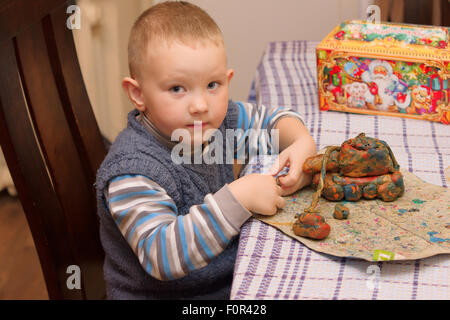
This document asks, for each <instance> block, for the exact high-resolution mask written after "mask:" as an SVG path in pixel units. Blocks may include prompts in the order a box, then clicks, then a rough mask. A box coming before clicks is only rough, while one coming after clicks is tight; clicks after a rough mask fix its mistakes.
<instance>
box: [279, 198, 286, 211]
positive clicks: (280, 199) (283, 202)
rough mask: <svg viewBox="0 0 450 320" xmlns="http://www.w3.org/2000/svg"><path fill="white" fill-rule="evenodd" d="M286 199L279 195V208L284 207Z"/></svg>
mask: <svg viewBox="0 0 450 320" xmlns="http://www.w3.org/2000/svg"><path fill="white" fill-rule="evenodd" d="M285 203H286V201H285V200H284V198H283V197H278V199H277V208H280V209H281V208H283V207H284V205H285Z"/></svg>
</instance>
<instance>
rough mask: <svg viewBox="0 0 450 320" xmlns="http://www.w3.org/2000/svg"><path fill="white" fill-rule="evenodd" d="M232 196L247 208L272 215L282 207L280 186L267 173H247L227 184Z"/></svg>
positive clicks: (283, 201) (283, 202)
mask: <svg viewBox="0 0 450 320" xmlns="http://www.w3.org/2000/svg"><path fill="white" fill-rule="evenodd" d="M228 187H229V189H230V191H231V193H232V194H233V196H234V197H235V198H236V200H238V201H239V202H240V203H241V205H243V206H244V207H245V208H247V210H249V211H251V212H254V213H259V214H263V215H273V214H275V213H276V212H277V209H278V208H282V207H284V204H285V200H284V199H283V198H282V197H281V193H282V190H281V187H280V186H278V185H277V183H276V181H275V178H274V177H272V176H271V175H267V174H256V173H255V174H249V175H246V176H244V177H241V178H239V179H237V180H235V181H233V182H231V183H230V184H229V185H228Z"/></svg>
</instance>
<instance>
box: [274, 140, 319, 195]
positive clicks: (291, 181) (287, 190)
mask: <svg viewBox="0 0 450 320" xmlns="http://www.w3.org/2000/svg"><path fill="white" fill-rule="evenodd" d="M315 152H316V149H315V145H314V146H312V147H308V146H305V143H304V141H303V140H296V141H294V142H293V143H292V144H291V145H290V146H289V147H287V148H286V149H284V150H283V151H282V152H281V153H280V155H279V156H278V159H277V160H276V161H275V163H274V165H273V166H272V168H271V169H270V171H269V174H271V175H273V176H275V175H277V174H278V172H280V171H281V169H283V168H284V167H289V173H288V174H287V175H285V176H280V177H279V178H278V179H279V181H280V185H281V188H282V195H283V196H286V195H290V194H292V193H294V192H296V191H297V190H299V189H301V188H303V187H304V186H306V185H308V184H310V183H311V177H312V175H310V174H307V173H304V172H303V171H302V166H303V163H304V162H305V160H306V158H308V157H310V156H312V155H314V154H315Z"/></svg>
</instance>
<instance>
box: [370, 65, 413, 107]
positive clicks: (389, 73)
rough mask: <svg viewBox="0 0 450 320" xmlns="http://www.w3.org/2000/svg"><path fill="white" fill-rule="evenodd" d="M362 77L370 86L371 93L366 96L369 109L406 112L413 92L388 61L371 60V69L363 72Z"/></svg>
mask: <svg viewBox="0 0 450 320" xmlns="http://www.w3.org/2000/svg"><path fill="white" fill-rule="evenodd" d="M361 79H362V80H363V81H364V82H366V83H367V85H368V86H369V91H370V94H369V95H367V96H366V102H367V106H368V108H369V109H376V110H381V111H392V112H406V108H407V107H408V106H409V104H410V103H411V94H410V92H409V90H407V86H406V87H405V86H404V85H403V84H402V83H401V81H400V79H399V78H398V77H397V76H396V75H395V74H394V73H393V70H392V66H391V65H390V64H389V63H388V62H387V61H382V60H373V61H372V62H370V63H369V70H367V71H365V72H364V73H362V75H361Z"/></svg>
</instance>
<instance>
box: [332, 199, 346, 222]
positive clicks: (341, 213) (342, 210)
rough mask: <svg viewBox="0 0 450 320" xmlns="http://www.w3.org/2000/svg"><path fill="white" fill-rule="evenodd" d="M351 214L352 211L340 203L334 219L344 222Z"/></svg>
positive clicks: (335, 209) (336, 208) (335, 210)
mask: <svg viewBox="0 0 450 320" xmlns="http://www.w3.org/2000/svg"><path fill="white" fill-rule="evenodd" d="M349 213H350V210H349V209H348V208H347V207H346V206H343V205H342V204H339V203H338V204H336V206H335V207H334V213H333V217H334V218H335V219H338V220H343V219H347V218H348V215H349Z"/></svg>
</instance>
